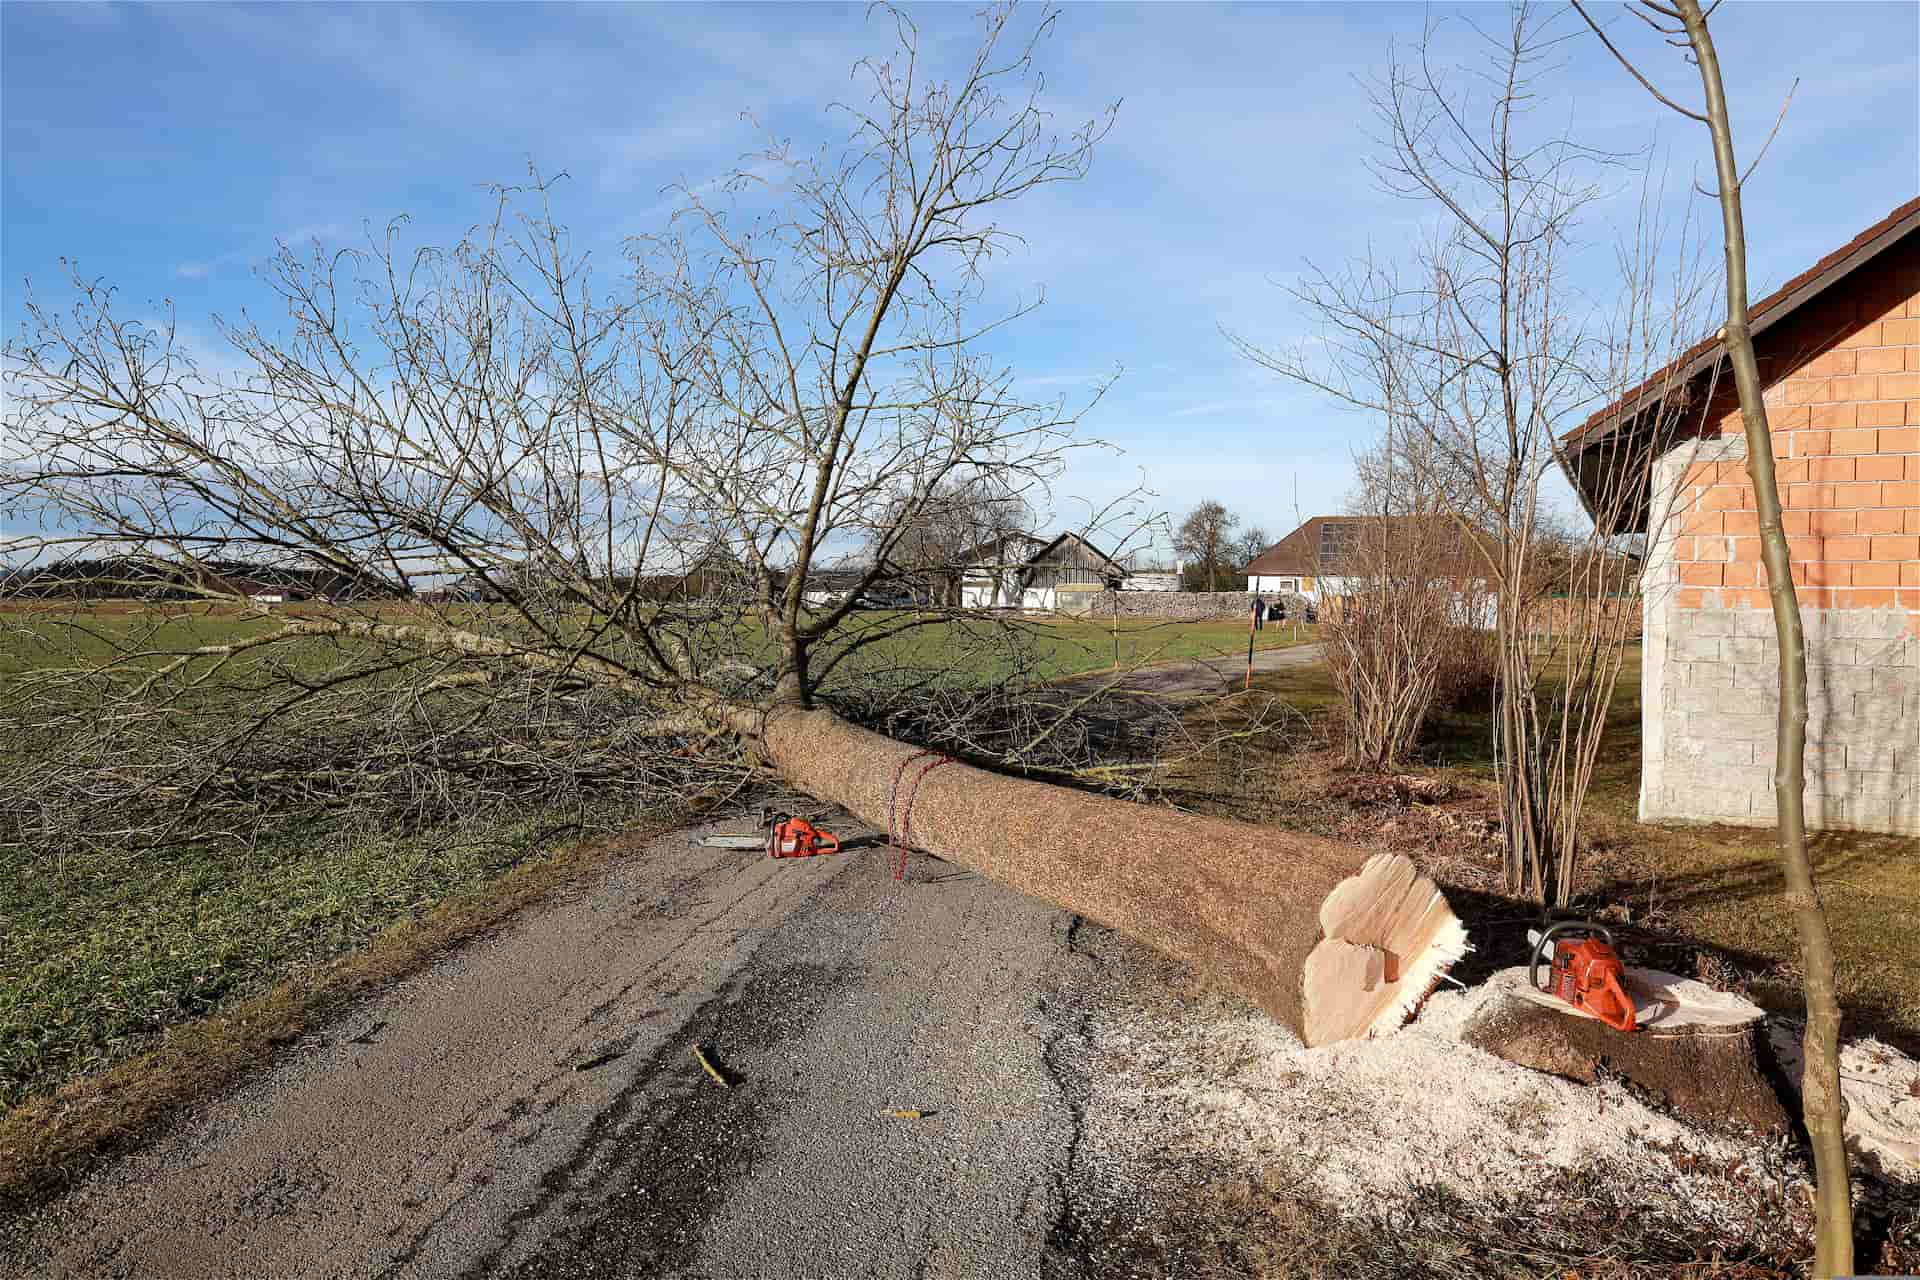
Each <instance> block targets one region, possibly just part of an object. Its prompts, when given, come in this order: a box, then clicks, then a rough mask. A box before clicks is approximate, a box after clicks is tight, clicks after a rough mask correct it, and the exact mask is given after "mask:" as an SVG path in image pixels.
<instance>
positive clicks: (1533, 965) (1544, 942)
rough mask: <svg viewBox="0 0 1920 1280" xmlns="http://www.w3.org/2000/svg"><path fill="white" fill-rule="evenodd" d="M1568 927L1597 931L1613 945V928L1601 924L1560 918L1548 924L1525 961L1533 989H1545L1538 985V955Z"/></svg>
mask: <svg viewBox="0 0 1920 1280" xmlns="http://www.w3.org/2000/svg"><path fill="white" fill-rule="evenodd" d="M1569 929H1584V930H1586V931H1587V932H1589V933H1597V934H1599V935H1600V937H1601V938H1602V939H1603V940H1604V941H1605V942H1606V944H1607V945H1608V946H1610V947H1611V946H1612V945H1613V930H1611V929H1609V928H1607V926H1605V925H1603V924H1589V923H1587V922H1586V921H1585V920H1562V921H1559V922H1558V923H1556V924H1550V925H1548V926H1547V927H1546V928H1544V929H1542V930H1541V931H1540V938H1539V940H1538V941H1537V942H1535V943H1534V944H1533V955H1532V957H1531V958H1529V959H1528V961H1527V982H1528V983H1529V984H1531V985H1532V987H1533V989H1534V990H1535V991H1545V990H1546V989H1547V988H1545V987H1543V986H1541V985H1540V957H1541V956H1542V955H1545V954H1547V952H1548V949H1549V948H1551V947H1552V946H1553V939H1554V936H1555V935H1556V934H1561V933H1565V932H1566V931H1567V930H1569ZM1626 1007H1627V1009H1628V1010H1632V1008H1633V1004H1632V1002H1631V1001H1629V1002H1628V1003H1627V1006H1626ZM1627 1016H1628V1017H1629V1018H1631V1017H1632V1016H1633V1015H1632V1013H1631V1012H1629V1013H1628V1015H1627Z"/></svg>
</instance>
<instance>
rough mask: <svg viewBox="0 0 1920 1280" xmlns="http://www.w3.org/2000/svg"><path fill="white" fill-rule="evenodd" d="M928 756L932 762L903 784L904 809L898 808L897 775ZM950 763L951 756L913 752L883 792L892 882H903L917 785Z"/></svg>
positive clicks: (901, 763) (898, 781)
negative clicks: (896, 823)
mask: <svg viewBox="0 0 1920 1280" xmlns="http://www.w3.org/2000/svg"><path fill="white" fill-rule="evenodd" d="M928 756H932V757H934V758H933V759H932V760H928V761H927V763H926V764H924V765H921V766H920V771H919V772H918V773H916V774H914V775H913V781H911V782H909V783H908V784H907V802H906V805H905V806H904V807H901V806H900V804H899V801H900V777H901V775H902V774H904V773H905V772H906V771H907V766H908V765H910V764H912V763H913V762H914V761H915V760H925V759H926V757H928ZM952 763H953V757H952V756H943V755H941V754H940V753H939V752H938V751H916V752H914V753H913V754H912V755H910V756H908V757H907V758H906V759H905V760H902V761H901V762H900V765H899V767H898V768H896V769H895V770H894V771H893V785H892V786H891V787H889V788H888V789H887V847H888V848H889V849H892V850H893V851H894V854H895V857H894V862H893V878H894V879H895V880H904V879H906V875H907V842H908V840H909V839H911V837H912V833H913V801H914V797H916V796H918V795H919V794H920V784H921V782H923V781H924V780H925V779H926V776H927V775H928V774H930V773H932V772H933V771H934V770H935V769H938V768H939V767H940V766H941V765H943V764H952ZM896 811H897V812H898V813H899V815H900V823H899V831H898V833H897V834H896V832H895V830H894V815H895V813H896Z"/></svg>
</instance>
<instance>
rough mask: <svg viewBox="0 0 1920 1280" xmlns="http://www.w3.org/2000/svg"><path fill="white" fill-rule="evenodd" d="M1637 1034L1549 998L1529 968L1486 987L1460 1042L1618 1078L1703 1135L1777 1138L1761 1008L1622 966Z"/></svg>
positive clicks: (1535, 1064)
mask: <svg viewBox="0 0 1920 1280" xmlns="http://www.w3.org/2000/svg"><path fill="white" fill-rule="evenodd" d="M1626 987H1627V994H1628V995H1630V996H1632V997H1633V1002H1634V1009H1635V1015H1636V1017H1637V1018H1638V1019H1639V1022H1640V1026H1641V1030H1639V1031H1635V1032H1624V1031H1616V1030H1614V1029H1613V1028H1612V1027H1609V1026H1607V1025H1606V1024H1605V1023H1603V1022H1601V1021H1600V1020H1599V1019H1597V1018H1595V1017H1593V1016H1592V1015H1591V1014H1587V1013H1583V1012H1581V1011H1580V1010H1578V1009H1575V1008H1573V1007H1572V1006H1571V1005H1568V1004H1566V1003H1564V1002H1562V1001H1559V1000H1556V999H1554V998H1553V997H1552V996H1549V995H1547V994H1546V993H1545V992H1542V991H1537V990H1535V989H1534V988H1533V986H1532V984H1531V983H1530V982H1529V981H1528V979H1527V971H1526V969H1525V968H1512V969H1502V970H1501V971H1500V972H1499V973H1497V974H1495V975H1494V976H1493V977H1492V978H1491V979H1489V980H1488V982H1487V987H1486V992H1485V995H1484V996H1483V997H1482V999H1481V1002H1480V1005H1479V1007H1478V1008H1477V1009H1476V1010H1475V1011H1474V1014H1473V1016H1472V1017H1471V1018H1469V1019H1468V1021H1467V1024H1466V1026H1465V1027H1464V1028H1463V1029H1462V1031H1461V1039H1463V1040H1465V1041H1466V1042H1467V1043H1468V1044H1470V1045H1473V1046H1474V1047H1476V1048H1479V1049H1484V1050H1486V1051H1487V1052H1488V1053H1491V1054H1493V1055H1494V1056H1495V1057H1499V1058H1505V1059H1506V1060H1507V1061H1508V1062H1512V1063H1516V1064H1518V1065H1520V1066H1523V1067H1531V1068H1532V1069H1534V1070H1535V1071H1544V1072H1547V1073H1548V1074H1550V1075H1556V1076H1564V1077H1566V1078H1567V1079H1570V1080H1578V1081H1581V1082H1582V1083H1585V1084H1592V1083H1593V1082H1594V1081H1596V1080H1598V1079H1599V1078H1600V1074H1601V1072H1602V1071H1606V1072H1610V1073H1612V1074H1613V1075H1616V1076H1618V1077H1620V1078H1621V1079H1623V1080H1625V1081H1627V1082H1628V1083H1629V1084H1631V1085H1633V1086H1634V1087H1635V1088H1637V1089H1639V1090H1640V1091H1641V1092H1643V1093H1645V1094H1648V1095H1650V1096H1651V1097H1652V1098H1654V1099H1655V1100H1656V1101H1658V1102H1660V1103H1661V1104H1663V1105H1665V1106H1666V1107H1668V1108H1669V1109H1670V1110H1672V1111H1673V1112H1674V1113H1675V1114H1677V1115H1679V1116H1682V1117H1684V1118H1685V1119H1687V1120H1690V1121H1692V1122H1693V1123H1695V1124H1698V1125H1701V1126H1703V1127H1705V1128H1709V1129H1719V1130H1748V1129H1757V1130H1760V1131H1762V1132H1775V1131H1779V1130H1783V1129H1785V1128H1786V1127H1787V1114H1786V1111H1785V1110H1784V1109H1783V1108H1782V1107H1781V1105H1780V1099H1779V1096H1778V1095H1777V1094H1776V1093H1775V1092H1774V1088H1773V1086H1772V1084H1770V1083H1769V1082H1768V1078H1767V1067H1768V1066H1769V1065H1770V1062H1771V1050H1770V1048H1769V1047H1768V1044H1767V1039H1766V1030H1765V1028H1766V1014H1765V1013H1764V1012H1763V1011H1762V1010H1761V1008H1760V1007H1759V1006H1758V1005H1755V1004H1753V1003H1751V1002H1750V1001H1747V1000H1743V999H1741V998H1740V997H1739V996H1735V995H1729V994H1728V993H1726V992H1724V991H1715V990H1714V989H1713V988H1711V987H1709V986H1706V985H1705V984H1704V983H1699V982H1695V981H1693V980H1692V979H1690V978H1683V977H1681V976H1679V975H1678V974H1672V973H1662V972H1660V971H1659V970H1657V969H1628V970H1627V982H1626Z"/></svg>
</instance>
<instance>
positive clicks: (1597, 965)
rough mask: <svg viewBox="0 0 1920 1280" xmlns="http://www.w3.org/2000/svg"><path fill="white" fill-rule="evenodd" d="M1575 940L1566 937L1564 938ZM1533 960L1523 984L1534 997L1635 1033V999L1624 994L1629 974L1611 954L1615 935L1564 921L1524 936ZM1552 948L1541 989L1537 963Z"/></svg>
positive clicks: (1602, 927) (1602, 928)
mask: <svg viewBox="0 0 1920 1280" xmlns="http://www.w3.org/2000/svg"><path fill="white" fill-rule="evenodd" d="M1570 934H1572V935H1578V936H1574V937H1570V936H1567V935H1570ZM1527 941H1528V942H1531V943H1532V944H1533V957H1532V959H1531V960H1530V961H1529V962H1528V964H1527V981H1529V982H1531V983H1532V984H1533V986H1534V989H1535V990H1536V991H1544V992H1546V993H1547V994H1548V995H1550V996H1553V997H1555V998H1556V999H1559V1000H1564V1001H1566V1002H1567V1003H1568V1004H1570V1005H1572V1006H1573V1007H1574V1008H1576V1009H1578V1010H1580V1011H1581V1012H1582V1013H1590V1014H1592V1015H1593V1016H1594V1017H1596V1018H1598V1019H1599V1020H1600V1021H1602V1022H1604V1023H1606V1024H1607V1025H1608V1026H1610V1027H1612V1028H1613V1029H1614V1030H1615V1031H1633V1030H1637V1029H1638V1027H1639V1023H1638V1022H1637V1021H1636V1020H1635V1018H1634V1013H1633V997H1631V996H1629V995H1628V994H1627V971H1626V969H1625V967H1624V966H1622V965H1621V963H1620V956H1619V953H1617V952H1616V951H1614V949H1613V931H1612V930H1610V929H1608V928H1607V927H1606V926H1605V925H1600V924H1587V923H1585V922H1584V921H1580V920H1562V921H1560V922H1559V923H1558V924H1552V925H1548V926H1547V927H1546V929H1545V930H1543V931H1542V930H1533V929H1529V930H1527ZM1549 947H1551V948H1552V956H1551V967H1550V968H1549V970H1548V983H1547V985H1545V986H1542V985H1541V983H1540V962H1541V960H1542V959H1546V958H1548V955H1547V952H1548V948H1549Z"/></svg>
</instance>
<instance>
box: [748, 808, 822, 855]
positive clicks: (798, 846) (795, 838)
mask: <svg viewBox="0 0 1920 1280" xmlns="http://www.w3.org/2000/svg"><path fill="white" fill-rule="evenodd" d="M761 825H762V826H764V827H768V828H770V829H769V830H768V832H767V856H768V857H769V858H817V857H821V856H824V855H826V854H832V853H838V852H840V838H839V837H838V836H835V835H833V834H832V833H831V832H827V831H822V830H821V829H820V828H818V827H816V826H814V825H813V824H812V823H811V822H808V821H807V820H806V819H805V818H796V817H794V816H793V815H792V814H790V813H768V814H765V815H764V816H763V817H762V818H761Z"/></svg>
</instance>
